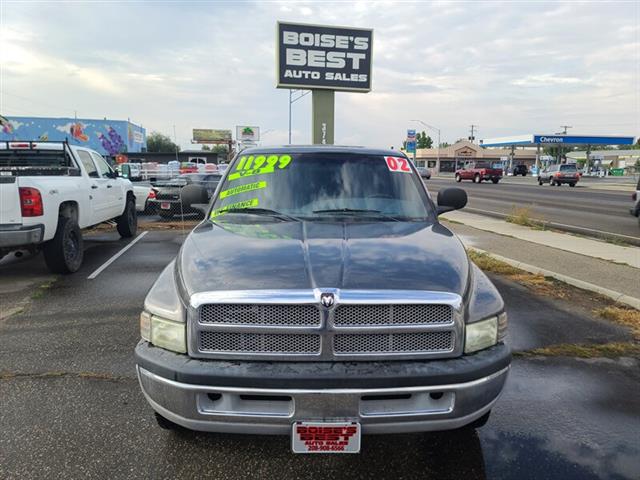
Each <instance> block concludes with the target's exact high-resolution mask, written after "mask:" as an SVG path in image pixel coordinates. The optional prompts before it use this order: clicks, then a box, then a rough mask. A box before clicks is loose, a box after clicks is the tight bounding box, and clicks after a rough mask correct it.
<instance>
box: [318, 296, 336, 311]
mask: <svg viewBox="0 0 640 480" xmlns="http://www.w3.org/2000/svg"><path fill="white" fill-rule="evenodd" d="M320 303H322V305H323V306H324V307H326V308H331V307H333V304H334V303H336V299H335V297H334V296H333V293H323V294H321V295H320Z"/></svg>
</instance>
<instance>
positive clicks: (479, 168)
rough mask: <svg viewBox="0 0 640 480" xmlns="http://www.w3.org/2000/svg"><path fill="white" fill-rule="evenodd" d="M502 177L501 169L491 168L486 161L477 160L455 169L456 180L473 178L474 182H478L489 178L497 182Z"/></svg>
mask: <svg viewBox="0 0 640 480" xmlns="http://www.w3.org/2000/svg"><path fill="white" fill-rule="evenodd" d="M501 178H502V169H501V168H493V167H492V166H491V164H490V163H488V162H477V163H475V164H474V163H470V164H467V165H465V166H464V167H463V168H460V169H458V170H456V173H455V179H456V182H461V181H462V180H473V182H474V183H480V182H482V181H483V180H491V181H492V182H493V183H498V182H499V181H500V179H501Z"/></svg>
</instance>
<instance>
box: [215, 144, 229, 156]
mask: <svg viewBox="0 0 640 480" xmlns="http://www.w3.org/2000/svg"><path fill="white" fill-rule="evenodd" d="M211 151H212V152H214V153H223V154H225V155H226V154H228V153H229V147H228V146H227V145H214V146H213V147H211Z"/></svg>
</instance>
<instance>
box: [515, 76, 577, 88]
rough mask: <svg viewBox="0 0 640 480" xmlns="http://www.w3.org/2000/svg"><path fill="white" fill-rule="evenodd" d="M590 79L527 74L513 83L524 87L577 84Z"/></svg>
mask: <svg viewBox="0 0 640 480" xmlns="http://www.w3.org/2000/svg"><path fill="white" fill-rule="evenodd" d="M589 81H590V80H589V79H582V78H577V77H560V76H556V75H553V74H552V73H545V74H542V75H527V76H526V77H523V78H517V79H515V80H513V81H512V82H511V84H512V85H518V86H522V87H547V86H554V85H575V84H581V83H588V82H589Z"/></svg>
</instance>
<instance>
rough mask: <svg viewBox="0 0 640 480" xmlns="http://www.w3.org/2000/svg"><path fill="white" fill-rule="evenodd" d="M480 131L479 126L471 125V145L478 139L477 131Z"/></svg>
mask: <svg viewBox="0 0 640 480" xmlns="http://www.w3.org/2000/svg"><path fill="white" fill-rule="evenodd" d="M477 129H478V125H471V136H470V137H469V141H470V142H471V143H474V140H475V139H476V137H475V131H476V130H477Z"/></svg>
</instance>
